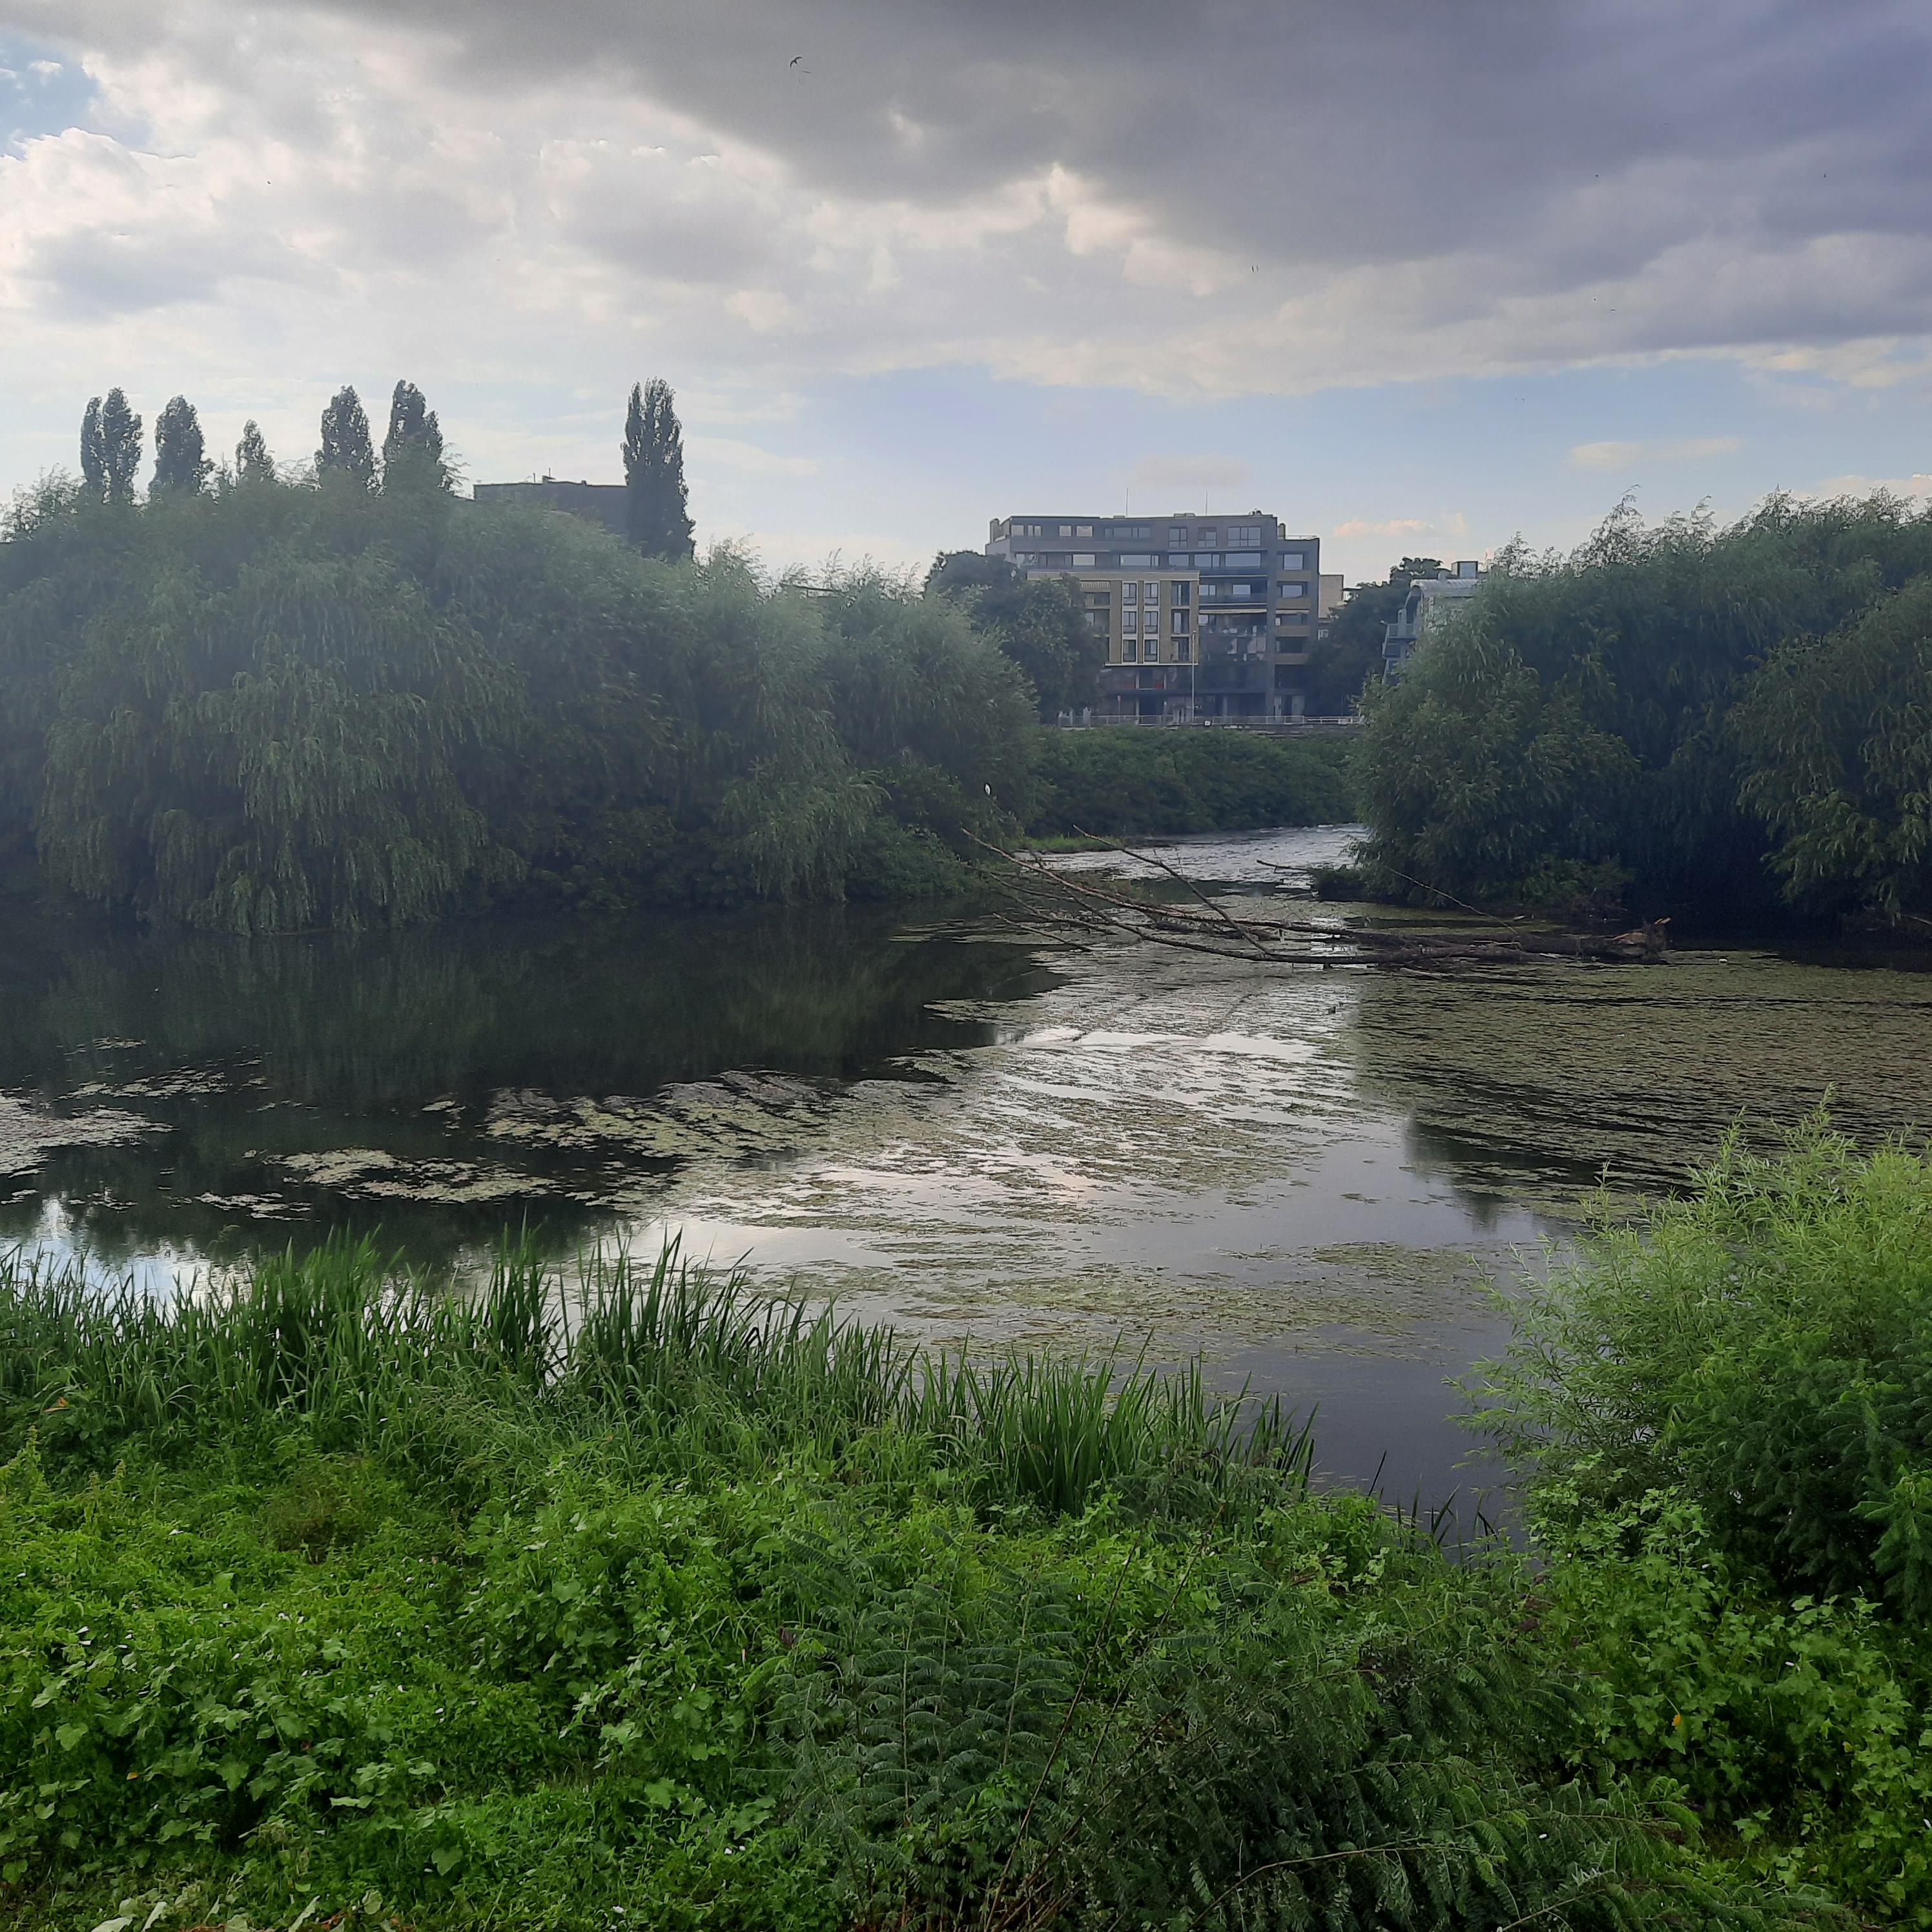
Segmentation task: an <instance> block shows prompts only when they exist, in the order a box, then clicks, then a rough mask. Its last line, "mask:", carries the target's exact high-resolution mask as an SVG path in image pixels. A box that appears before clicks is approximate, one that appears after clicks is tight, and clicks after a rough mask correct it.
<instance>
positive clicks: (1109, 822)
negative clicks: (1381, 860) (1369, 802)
mask: <svg viewBox="0 0 1932 1932" xmlns="http://www.w3.org/2000/svg"><path fill="white" fill-rule="evenodd" d="M1350 749H1351V748H1350V747H1349V745H1347V744H1346V743H1345V742H1343V740H1341V739H1339V738H1334V737H1328V736H1317V735H1316V734H1315V733H1313V732H1311V733H1310V734H1309V735H1308V736H1307V737H1306V738H1301V739H1295V738H1281V737H1274V736H1264V735H1263V734H1262V733H1259V732H1242V731H1223V730H1169V729H1157V728H1153V727H1132V726H1117V727H1112V728H1110V729H1100V730H1085V731H1045V732H1043V733H1041V734H1040V747H1039V765H1038V789H1037V792H1036V793H1035V802H1034V808H1033V814H1032V817H1031V821H1030V823H1029V824H1028V830H1029V831H1031V832H1036V833H1037V834H1040V835H1044V836H1049V837H1052V836H1058V837H1066V836H1067V835H1071V834H1076V833H1078V832H1091V833H1094V834H1095V835H1105V836H1107V837H1111V838H1132V837H1135V836H1136V835H1141V834H1144V833H1148V832H1238V831H1247V830H1250V829H1256V828H1258V827H1260V826H1269V825H1332V824H1337V823H1343V822H1344V821H1346V820H1348V819H1349V818H1350V817H1352V815H1353V811H1352V795H1351V792H1350V789H1349V751H1350Z"/></svg>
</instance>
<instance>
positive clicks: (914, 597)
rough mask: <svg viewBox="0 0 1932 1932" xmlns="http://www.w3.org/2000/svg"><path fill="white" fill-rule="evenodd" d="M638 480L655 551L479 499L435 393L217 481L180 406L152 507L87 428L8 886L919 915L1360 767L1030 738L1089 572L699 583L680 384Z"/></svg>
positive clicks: (7, 756) (462, 904)
mask: <svg viewBox="0 0 1932 1932" xmlns="http://www.w3.org/2000/svg"><path fill="white" fill-rule="evenodd" d="M622 453H623V457H624V460H625V472H626V475H627V478H628V481H629V484H630V492H631V493H630V508H631V517H630V524H629V535H630V538H631V541H629V542H628V543H626V542H624V541H619V540H618V539H617V538H615V537H614V536H613V535H611V534H610V532H607V530H605V529H603V528H602V526H600V525H596V524H593V523H589V522H588V521H586V520H583V519H580V518H577V517H572V516H570V515H568V514H564V513H562V512H561V511H556V510H555V509H553V508H547V507H546V506H544V505H541V504H538V503H535V502H515V501H512V502H500V501H488V502H475V501H471V500H466V499H462V498H460V497H458V496H457V495H456V494H455V491H454V489H453V487H452V483H453V477H452V469H451V466H450V461H449V456H448V454H447V452H446V447H445V444H444V440H443V431H442V428H441V426H440V424H439V422H438V420H437V413H436V412H435V411H434V410H432V409H431V408H430V407H428V403H427V401H426V400H425V398H424V396H423V395H422V392H421V391H420V390H419V389H418V388H417V387H416V385H415V384H413V383H408V382H399V383H398V384H397V385H396V386H395V392H394V394H393V395H392V398H391V402H390V409H389V424H388V428H387V433H386V435H385V436H384V437H383V441H382V444H381V446H380V450H379V449H378V448H377V445H376V443H375V440H374V436H373V434H372V431H371V425H370V422H369V419H368V413H367V412H366V410H365V409H364V407H363V405H362V401H361V400H360V398H359V397H358V395H356V391H355V390H354V389H353V388H344V389H341V390H340V391H338V392H337V393H336V394H335V395H334V396H333V397H332V398H330V400H329V404H328V405H327V407H326V408H325V409H324V410H323V413H322V418H321V422H320V438H319V444H318V447H317V450H316V452H315V455H314V460H313V461H312V462H311V463H305V464H302V465H301V466H294V465H284V464H279V463H277V462H276V461H275V458H274V457H273V455H272V453H271V452H270V451H269V449H268V447H267V445H266V442H265V440H264V439H263V436H262V434H261V431H260V428H259V426H258V425H257V424H256V423H255V422H253V421H251V422H249V423H248V425H247V426H246V428H245V430H244V431H243V433H242V437H241V440H240V441H239V443H238V444H237V445H236V449H235V451H234V454H233V459H232V460H225V461H220V462H217V461H215V460H212V459H211V458H210V455H209V454H208V449H207V447H206V442H205V436H204V434H203V432H202V428H201V425H200V422H199V418H198V416H197V414H196V410H195V409H194V407H193V405H192V404H190V403H189V402H188V401H187V400H186V399H185V398H181V397H175V398H173V399H172V400H171V401H169V404H167V405H166V407H165V408H164V409H163V410H161V411H160V416H159V418H158V419H157V423H156V426H155V437H154V471H153V474H152V476H151V480H150V481H149V484H148V488H147V490H146V491H145V495H144V494H143V493H142V492H141V490H139V487H138V481H137V479H138V472H139V468H140V466H141V460H142V455H143V441H142V420H141V418H140V416H139V415H138V414H137V413H135V411H133V410H132V409H131V408H130V407H129V405H128V403H127V398H126V396H125V395H124V393H123V392H121V390H119V389H112V390H110V391H109V392H108V393H107V395H105V396H104V397H98V398H95V399H94V400H93V401H90V402H89V404H88V407H87V410H86V415H85V417H84V419H83V428H82V437H81V449H80V457H81V468H80V475H79V477H78V478H75V477H73V476H71V475H52V476H49V477H48V478H44V479H43V481H42V482H41V483H40V485H39V486H38V487H36V488H35V489H34V490H30V491H28V492H26V493H24V494H23V495H22V496H20V497H18V498H17V499H16V501H15V502H14V504H13V508H12V510H11V511H10V514H8V515H7V517H6V519H5V524H4V528H0V536H4V538H5V541H0V873H4V874H7V876H9V877H12V878H13V880H15V882H16V883H22V882H26V883H28V884H30V885H31V886H35V887H37V886H41V885H44V884H46V883H52V884H53V885H55V886H58V887H59V888H61V889H65V890H67V891H69V892H75V893H78V894H80V895H82V896H83V898H87V899H89V900H92V901H95V902H97V903H98V904H101V905H104V906H106V907H110V908H113V909H116V910H122V911H127V912H131V913H134V914H136V915H137V916H141V917H143V918H146V919H151V920H153V921H155V922H159V923H161V924H165V925H170V926H188V927H199V928H209V929H225V930H230V931H236V932H286V931H290V930H297V929H305V928H312V927H335V928H356V927H362V926H383V925H393V924H400V923H406V922H411V921H415V920H420V919H429V918H433V917H436V916H440V915H443V914H445V913H450V912H452V911H457V910H464V909H481V908H483V907H492V906H497V905H502V904H515V903H525V904H547V905H556V904H565V905H570V906H574V907H586V908H604V907H608V908H615V907H622V906H626V905H640V904H684V905H689V904H720V903H726V902H730V901H736V900H739V899H744V898H758V897H765V898H781V899H797V898H841V897H847V896H856V897H889V898H901V897H907V896H918V895H932V894H935V893H944V892H956V891H958V890H959V889H962V887H963V886H965V885H966V884H967V883H969V882H970V874H969V871H968V864H969V862H970V861H971V859H973V858H974V857H975V856H977V853H978V850H979V848H978V847H977V846H976V845H975V844H974V840H975V839H976V838H981V837H984V838H991V839H994V840H1009V839H1011V838H1013V837H1015V836H1016V835H1019V834H1020V833H1021V832H1022V831H1023V829H1025V828H1026V827H1027V826H1029V825H1032V824H1035V823H1039V824H1040V825H1042V826H1044V827H1046V828H1047V829H1059V828H1060V826H1061V823H1062V822H1063V821H1067V822H1072V821H1073V820H1075V819H1076V817H1078V816H1079V814H1082V813H1085V814H1088V815H1101V816H1106V817H1107V818H1108V819H1109V822H1110V823H1112V822H1118V823H1121V824H1123V825H1131V826H1137V827H1139V828H1141V829H1146V828H1147V827H1148V825H1149V823H1150V820H1149V818H1148V811H1150V810H1155V809H1164V808H1166V805H1163V801H1165V802H1166V803H1168V804H1172V802H1173V801H1174V800H1176V799H1178V800H1180V801H1181V803H1182V804H1184V805H1185V807H1186V810H1187V819H1188V822H1189V823H1190V824H1192V823H1197V822H1199V821H1200V820H1202V819H1203V818H1208V819H1211V818H1213V817H1214V816H1215V814H1217V813H1218V814H1223V815H1229V814H1232V820H1234V821H1238V822H1241V823H1253V822H1256V821H1255V814H1256V813H1257V812H1262V813H1271V812H1276V811H1280V810H1282V809H1283V800H1284V799H1286V800H1288V801H1289V803H1290V804H1291V805H1293V804H1295V802H1299V806H1300V815H1301V817H1304V818H1305V817H1307V816H1309V815H1310V814H1316V815H1331V814H1332V813H1333V811H1334V799H1335V797H1336V796H1337V784H1336V782H1335V780H1334V775H1333V773H1332V772H1329V771H1328V770H1327V769H1321V770H1316V769H1314V768H1313V766H1308V765H1307V763H1306V761H1305V760H1303V761H1298V760H1295V759H1294V758H1292V757H1286V755H1284V756H1282V757H1274V758H1271V760H1269V761H1268V762H1269V768H1268V769H1267V770H1265V771H1264V770H1261V769H1249V766H1247V765H1244V766H1242V768H1241V770H1240V771H1239V772H1235V771H1234V770H1232V769H1230V770H1229V771H1228V772H1226V773H1222V772H1220V771H1219V770H1218V768H1217V769H1208V766H1211V765H1214V763H1215V761H1214V760H1212V759H1209V760H1206V761H1205V762H1204V761H1203V760H1195V761H1194V763H1195V765H1198V766H1201V769H1199V770H1196V769H1193V766H1190V773H1189V775H1187V776H1185V777H1184V778H1177V775H1176V773H1175V772H1173V771H1172V770H1170V769H1169V766H1170V765H1171V764H1172V760H1166V761H1163V760H1160V759H1158V758H1154V759H1149V758H1145V757H1142V758H1140V759H1137V760H1136V759H1128V760H1121V759H1118V758H1115V759H1112V760H1101V761H1100V763H1096V761H1095V757H1094V756H1088V757H1082V756H1080V755H1078V754H1079V751H1081V750H1082V748H1081V747H1068V746H1055V745H1052V744H1051V743H1050V742H1049V737H1048V735H1047V734H1046V733H1042V732H1041V731H1040V730H1039V729H1038V728H1037V724H1036V722H1035V721H1036V720H1037V718H1039V717H1040V716H1041V715H1047V716H1051V715H1052V714H1053V712H1055V710H1057V709H1061V708H1062V707H1064V706H1065V705H1066V704H1067V703H1069V702H1070V701H1074V698H1073V695H1072V694H1076V693H1077V691H1078V689H1079V683H1080V680H1081V679H1082V678H1083V677H1084V678H1085V679H1086V680H1087V683H1088V688H1090V689H1091V679H1092V671H1093V667H1094V663H1095V662H1096V661H1097V657H1096V653H1097V652H1098V651H1103V650H1104V644H1103V643H1098V642H1097V640H1095V639H1094V637H1093V636H1092V634H1091V633H1090V631H1089V630H1088V627H1087V625H1086V622H1085V614H1084V612H1083V610H1082V604H1081V599H1080V598H1079V594H1078V592H1077V589H1075V588H1073V586H1070V584H1069V583H1064V582H1058V581H1056V582H1054V583H1028V581H1027V580H1025V579H1024V578H1022V577H1019V576H1018V575H1017V574H1016V573H1015V572H1013V571H1012V569H1011V568H1010V566H1007V565H998V566H996V567H994V568H986V566H987V565H988V564H989V560H988V559H984V558H981V559H977V560H976V559H971V556H970V554H969V555H968V556H965V557H961V556H953V557H950V558H949V557H944V556H942V557H941V558H940V559H938V561H937V562H935V565H934V566H933V568H932V571H929V573H928V574H927V577H926V580H925V582H924V583H917V582H915V581H914V580H913V579H912V578H911V577H910V576H909V575H908V576H906V577H895V576H893V575H892V574H889V573H887V572H885V571H880V570H878V569H876V568H872V567H871V566H869V565H862V566H861V567H859V568H855V569H841V568H828V569H826V570H824V571H820V572H818V573H817V574H814V575H808V574H805V573H803V572H793V573H791V574H789V575H786V576H783V577H777V578H775V579H774V578H772V577H768V576H766V574H763V573H762V572H761V571H760V570H759V569H758V568H757V566H756V565H755V563H754V561H753V560H752V559H751V558H750V557H749V556H748V555H747V554H745V553H743V552H742V551H740V550H735V549H733V548H732V547H729V546H722V547H714V548H713V549H712V551H711V552H710V553H709V555H708V556H706V557H705V558H703V559H698V558H697V556H696V555H695V545H694V534H693V530H692V526H691V517H690V515H689V511H688V499H687V493H686V489H685V481H684V476H683V458H682V434H681V431H680V430H679V425H678V422H677V417H676V410H675V407H674V398H673V395H672V392H671V391H670V388H669V386H667V384H665V383H663V382H662V381H661V380H653V381H652V382H650V383H640V384H639V385H637V386H635V387H634V389H632V391H631V396H630V400H629V407H628V412H627V416H626V420H625V429H624V436H623V441H622ZM1055 735H1056V736H1057V735H1058V734H1055ZM1085 749H1086V750H1087V751H1091V752H1093V753H1095V754H1097V753H1098V752H1099V751H1100V750H1101V749H1102V748H1100V747H1098V746H1094V747H1087V748H1085ZM1223 762H1226V761H1225V760H1223ZM1249 762H1250V764H1252V763H1253V760H1250V761H1249ZM1277 764H1279V766H1280V769H1275V768H1274V767H1275V766H1276V765H1277ZM1097 787H1098V789H1097Z"/></svg>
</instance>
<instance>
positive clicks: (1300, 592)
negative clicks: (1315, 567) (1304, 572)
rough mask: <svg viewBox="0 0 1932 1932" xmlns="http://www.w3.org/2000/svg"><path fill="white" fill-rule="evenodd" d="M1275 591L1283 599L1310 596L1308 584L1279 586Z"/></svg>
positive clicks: (1282, 584)
mask: <svg viewBox="0 0 1932 1932" xmlns="http://www.w3.org/2000/svg"><path fill="white" fill-rule="evenodd" d="M1275 589H1276V592H1277V594H1278V595H1281V596H1283V597H1306V596H1307V595H1308V586H1307V584H1306V583H1277V585H1276V586H1275Z"/></svg>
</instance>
